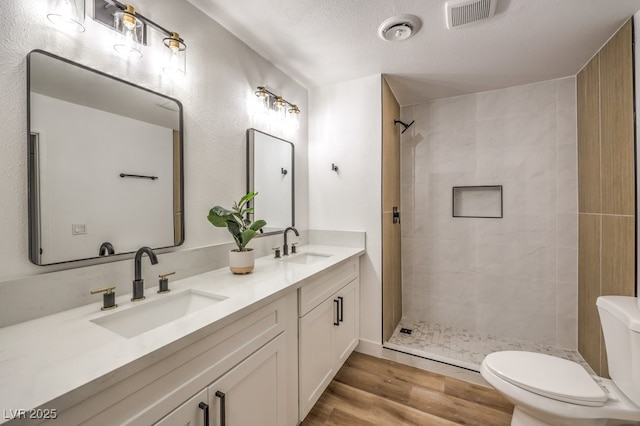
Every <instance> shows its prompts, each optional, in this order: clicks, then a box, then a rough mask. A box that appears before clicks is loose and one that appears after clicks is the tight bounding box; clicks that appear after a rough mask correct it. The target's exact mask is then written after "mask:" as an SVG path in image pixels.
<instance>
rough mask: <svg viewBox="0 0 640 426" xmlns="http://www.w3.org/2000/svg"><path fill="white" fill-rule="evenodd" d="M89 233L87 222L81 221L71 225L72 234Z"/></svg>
mask: <svg viewBox="0 0 640 426" xmlns="http://www.w3.org/2000/svg"><path fill="white" fill-rule="evenodd" d="M86 233H87V224H86V223H79V224H74V225H71V235H84V234H86Z"/></svg>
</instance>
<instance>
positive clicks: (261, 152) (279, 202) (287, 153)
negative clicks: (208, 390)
mask: <svg viewBox="0 0 640 426" xmlns="http://www.w3.org/2000/svg"><path fill="white" fill-rule="evenodd" d="M293 159H294V152H293V144H292V143H291V142H288V141H285V140H284V139H280V138H276V137H275V136H271V135H269V134H267V133H263V132H261V131H259V130H256V129H248V130H247V192H257V193H258V194H259V195H258V196H257V197H256V198H254V200H253V201H254V205H253V208H254V215H255V217H258V218H260V219H264V220H266V221H267V226H266V227H265V228H263V229H264V231H265V233H276V232H281V231H283V230H284V229H285V228H287V227H289V226H294V205H295V204H294V195H293V194H294V161H293Z"/></svg>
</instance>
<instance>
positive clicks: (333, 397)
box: [302, 382, 456, 426]
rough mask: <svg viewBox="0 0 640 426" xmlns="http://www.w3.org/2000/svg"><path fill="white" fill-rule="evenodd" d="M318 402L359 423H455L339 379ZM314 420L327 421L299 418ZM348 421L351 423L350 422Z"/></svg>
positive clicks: (436, 425)
mask: <svg viewBox="0 0 640 426" xmlns="http://www.w3.org/2000/svg"><path fill="white" fill-rule="evenodd" d="M318 403H319V404H320V403H322V404H330V405H333V406H334V407H336V408H337V409H340V410H342V411H343V412H346V413H349V414H350V418H352V419H353V418H355V419H358V422H356V423H355V424H361V425H369V424H371V425H380V426H387V425H394V426H395V425H433V426H453V425H456V423H454V422H451V421H449V420H447V419H443V418H441V417H438V416H434V415H432V414H429V413H427V412H425V411H421V410H417V409H415V408H412V407H408V406H406V405H403V404H400V403H397V402H395V401H391V400H389V399H385V398H382V397H379V396H377V395H374V394H371V393H369V392H365V391H363V390H360V389H357V388H354V387H351V386H349V385H345V384H343V383H339V382H332V383H331V384H330V385H329V387H328V388H327V390H326V391H325V394H323V396H322V398H321V399H320V401H318ZM314 409H315V408H314ZM312 411H313V410H312ZM318 424H330V423H329V422H328V421H327V423H311V422H307V420H306V419H305V421H304V422H302V425H304V426H313V425H318ZM348 424H349V425H351V424H352V423H348Z"/></svg>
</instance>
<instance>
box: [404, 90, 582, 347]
mask: <svg viewBox="0 0 640 426" xmlns="http://www.w3.org/2000/svg"><path fill="white" fill-rule="evenodd" d="M401 115H402V117H403V120H408V121H411V120H416V123H415V124H414V126H412V129H411V130H410V131H408V132H407V133H406V134H404V135H403V137H402V146H403V148H402V149H403V155H402V157H401V158H402V160H401V161H402V164H403V165H402V167H403V168H404V167H405V165H406V167H407V168H408V169H409V170H408V171H406V172H405V171H404V170H403V174H402V176H403V179H404V181H403V182H404V185H403V187H402V203H403V204H402V207H403V212H407V211H410V212H411V214H412V216H410V217H411V219H407V220H406V221H404V222H403V232H404V233H403V261H404V265H405V267H404V269H403V271H404V278H403V279H404V288H403V293H404V299H405V300H404V302H403V303H404V305H403V309H404V312H405V316H406V317H409V318H410V319H412V320H420V321H432V322H438V323H441V324H443V325H455V326H461V327H463V328H466V329H469V330H473V331H478V332H481V333H486V334H493V335H498V336H503V337H513V338H517V339H524V340H529V341H531V342H535V343H544V344H550V345H560V346H563V347H567V348H574V349H575V347H576V340H577V338H576V334H577V325H576V318H577V315H576V310H577V291H576V290H575V286H576V283H577V278H576V277H577V245H578V244H577V206H578V191H577V145H576V140H577V136H576V133H577V130H576V80H575V78H573V77H571V78H564V79H559V80H552V81H546V82H541V83H535V84H529V85H525V86H518V87H512V88H507V89H501V90H494V91H490V92H484V93H477V94H473V95H466V96H458V97H455V98H449V99H440V100H435V101H430V102H426V103H424V104H418V105H412V106H409V107H405V108H402V111H401ZM466 185H502V186H503V214H504V216H503V218H502V219H479V218H453V217H452V211H451V209H452V206H451V204H452V187H453V186H466ZM571 307H573V308H571Z"/></svg>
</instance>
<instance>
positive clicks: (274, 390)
mask: <svg viewBox="0 0 640 426" xmlns="http://www.w3.org/2000/svg"><path fill="white" fill-rule="evenodd" d="M286 368H287V363H286V339H285V336H284V335H279V336H278V337H276V338H275V339H273V340H272V341H271V342H269V343H267V344H266V345H265V346H263V347H262V348H261V349H259V350H258V351H257V352H256V353H254V354H253V355H251V356H250V357H249V358H247V359H245V360H244V361H242V362H241V363H240V364H238V365H237V366H235V367H234V368H233V369H232V370H231V371H229V372H228V373H226V374H225V375H224V376H222V377H221V378H220V379H218V380H216V381H215V382H214V383H212V384H211V385H210V386H208V387H207V389H204V390H202V391H201V392H199V393H198V394H197V395H196V396H194V397H193V398H191V399H189V400H188V401H187V402H185V403H184V404H182V405H181V406H180V407H178V408H176V409H175V410H174V411H172V412H171V413H169V414H168V415H167V416H166V417H164V418H163V419H162V420H160V421H159V422H157V423H155V425H156V426H186V425H189V426H200V425H202V426H209V425H211V426H213V425H216V426H232V425H261V426H286V425H287V424H288V423H287V419H286V411H287V406H286V403H287V399H286V394H287V389H286V386H287V383H286V377H287V373H286V371H285V369H286ZM206 419H208V422H207V420H206Z"/></svg>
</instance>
